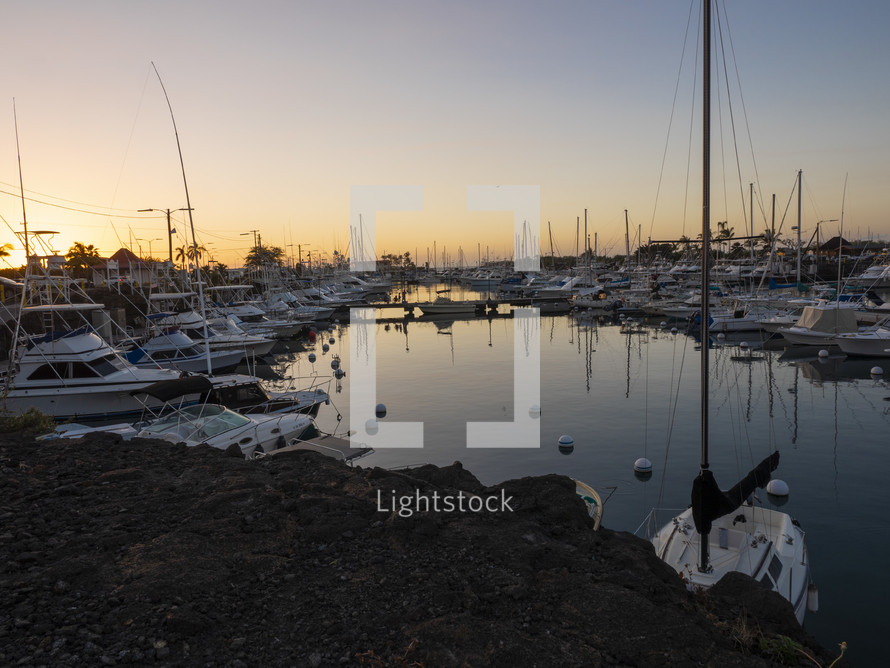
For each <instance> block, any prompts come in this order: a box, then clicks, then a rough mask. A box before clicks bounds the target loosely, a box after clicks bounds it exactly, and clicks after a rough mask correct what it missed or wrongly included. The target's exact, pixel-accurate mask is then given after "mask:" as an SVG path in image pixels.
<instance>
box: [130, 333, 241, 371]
mask: <svg viewBox="0 0 890 668" xmlns="http://www.w3.org/2000/svg"><path fill="white" fill-rule="evenodd" d="M121 352H122V353H123V355H124V357H125V358H126V360H127V361H128V362H129V363H130V364H133V365H135V366H137V367H140V368H151V367H155V368H164V369H176V370H178V371H188V372H190V373H209V374H215V373H224V372H226V371H230V370H232V369H234V368H235V367H236V366H238V364H239V363H240V362H241V360H243V359H244V351H242V350H238V349H223V350H210V349H209V344H205V345H198V344H196V343H195V342H194V341H192V339H190V338H189V337H188V336H186V335H185V334H183V333H182V332H181V331H179V329H178V328H171V329H167V330H163V331H161V332H159V333H157V334H155V335H154V336H152V337H151V338H149V339H148V340H147V341H145V342H143V343H141V344H139V345H135V346H134V347H132V348H131V349H129V350H124V351H121Z"/></svg>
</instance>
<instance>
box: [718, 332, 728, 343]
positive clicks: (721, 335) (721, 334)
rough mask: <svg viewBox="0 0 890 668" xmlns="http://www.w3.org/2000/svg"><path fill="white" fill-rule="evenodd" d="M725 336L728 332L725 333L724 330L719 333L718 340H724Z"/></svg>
mask: <svg viewBox="0 0 890 668" xmlns="http://www.w3.org/2000/svg"><path fill="white" fill-rule="evenodd" d="M725 338H726V334H724V333H723V332H720V333H719V334H717V340H718V341H722V340H723V339H725Z"/></svg>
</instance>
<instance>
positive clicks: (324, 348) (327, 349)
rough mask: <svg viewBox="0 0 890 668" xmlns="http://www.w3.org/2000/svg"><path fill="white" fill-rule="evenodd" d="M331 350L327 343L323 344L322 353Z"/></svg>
mask: <svg viewBox="0 0 890 668" xmlns="http://www.w3.org/2000/svg"><path fill="white" fill-rule="evenodd" d="M329 350H330V348H329V347H328V344H327V343H323V344H322V345H321V352H323V353H326V352H327V351H329Z"/></svg>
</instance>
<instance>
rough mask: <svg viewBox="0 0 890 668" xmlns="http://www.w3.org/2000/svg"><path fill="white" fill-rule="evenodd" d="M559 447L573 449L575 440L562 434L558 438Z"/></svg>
mask: <svg viewBox="0 0 890 668" xmlns="http://www.w3.org/2000/svg"><path fill="white" fill-rule="evenodd" d="M559 447H561V448H573V447H575V439H574V438H572V437H571V436H569V435H568V434H563V435H562V436H560V437H559Z"/></svg>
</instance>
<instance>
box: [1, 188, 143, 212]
mask: <svg viewBox="0 0 890 668" xmlns="http://www.w3.org/2000/svg"><path fill="white" fill-rule="evenodd" d="M0 186H6V187H8V188H14V189H18V186H17V185H15V184H13V183H6V181H0ZM25 192H26V193H30V194H32V195H40V196H41V197H49V198H50V199H55V200H58V201H60V202H67V203H68V204H79V205H80V206H89V207H93V208H94V209H100V208H102V207H101V206H99V205H97V204H88V203H87V202H78V201H77V200H72V199H65V198H64V197H56V196H55V195H49V194H47V193H41V192H37V191H36V190H31V189H30V188H25ZM7 194H10V195H13V196H14V197H20V196H21V193H18V192H15V193H7ZM33 201H35V202H36V201H38V200H33ZM44 203H45V202H41V204H44ZM109 210H110V211H132V209H114V208H111V207H109Z"/></svg>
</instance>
